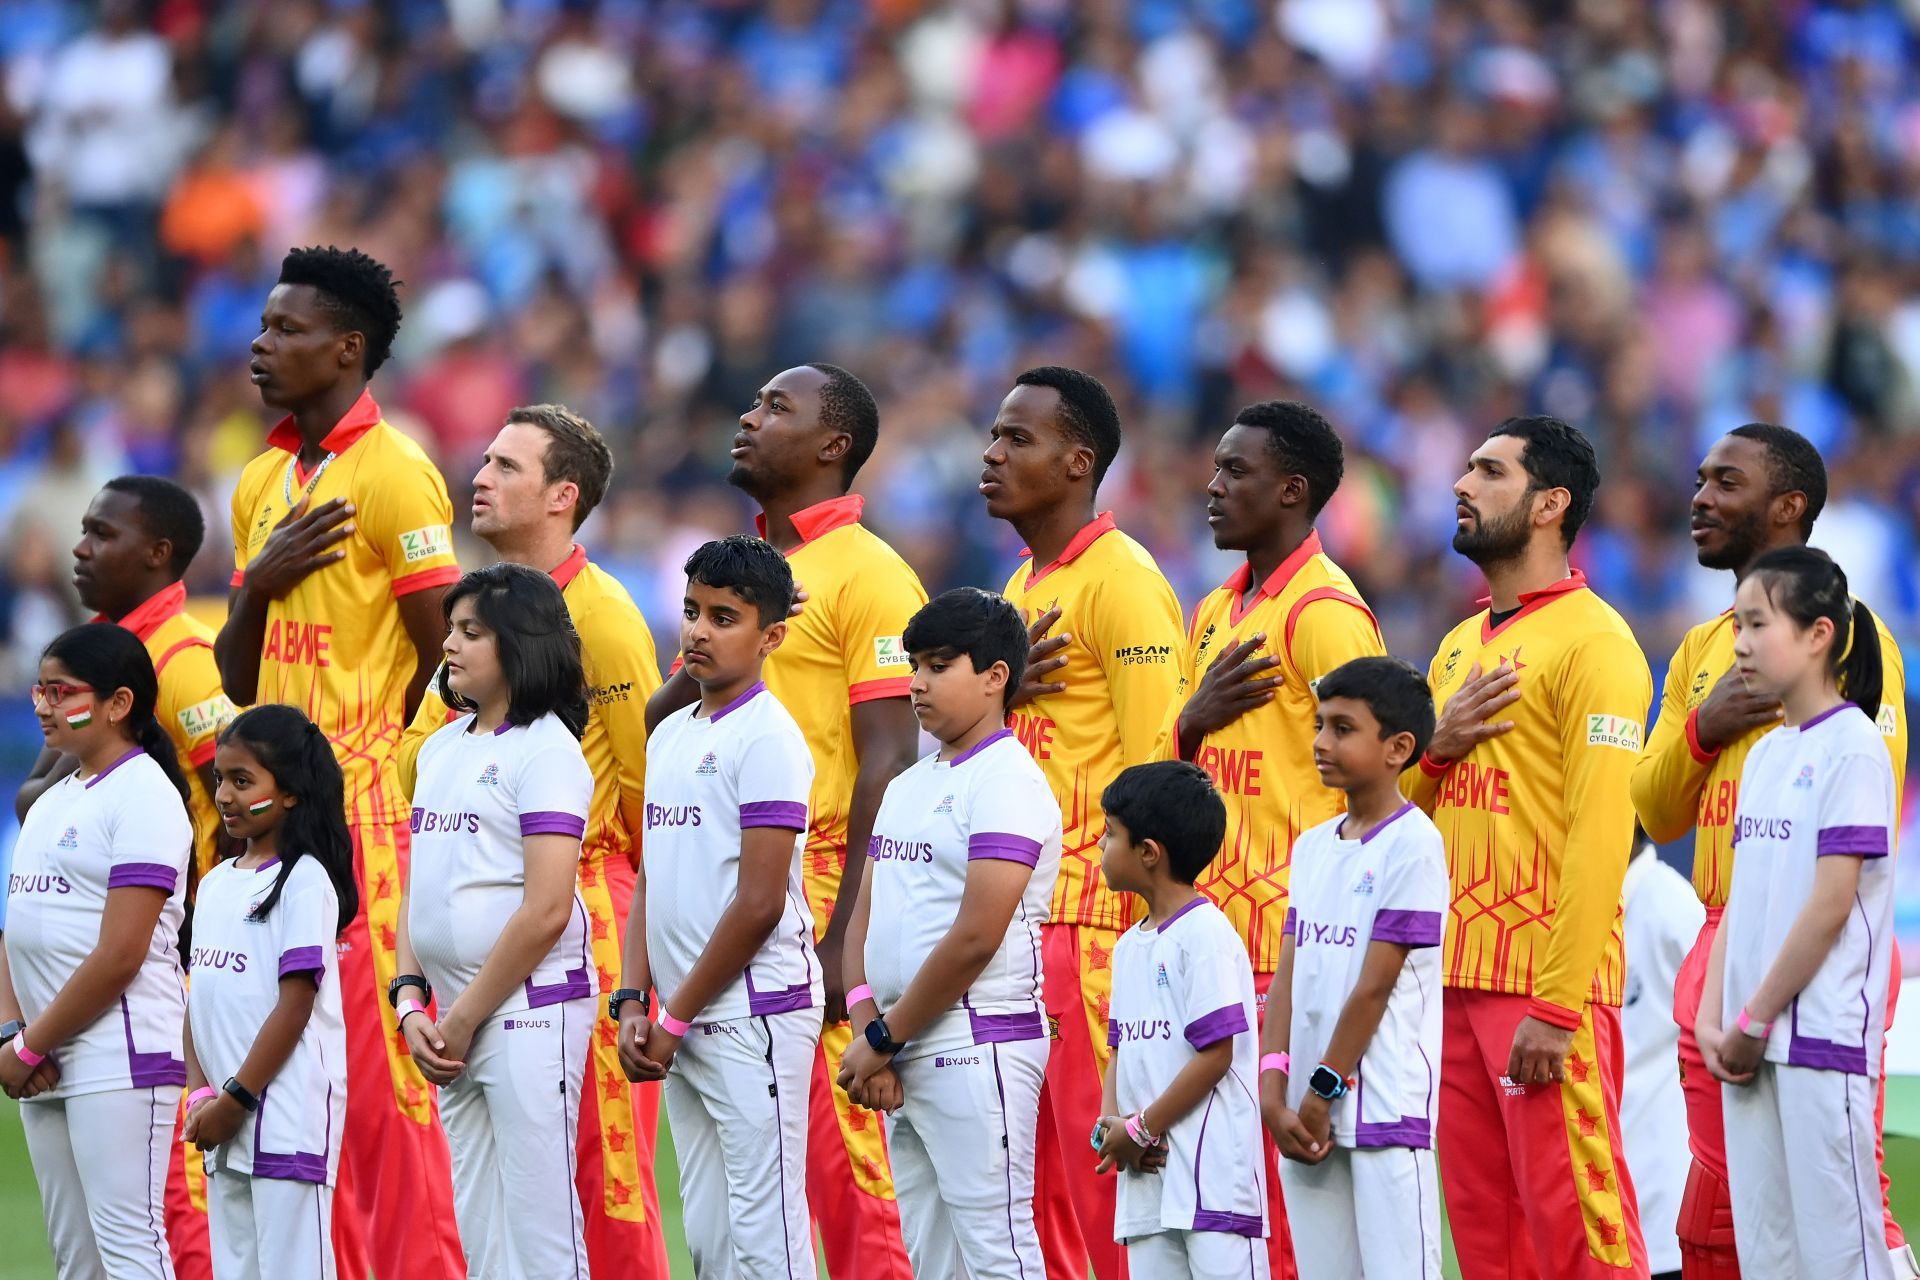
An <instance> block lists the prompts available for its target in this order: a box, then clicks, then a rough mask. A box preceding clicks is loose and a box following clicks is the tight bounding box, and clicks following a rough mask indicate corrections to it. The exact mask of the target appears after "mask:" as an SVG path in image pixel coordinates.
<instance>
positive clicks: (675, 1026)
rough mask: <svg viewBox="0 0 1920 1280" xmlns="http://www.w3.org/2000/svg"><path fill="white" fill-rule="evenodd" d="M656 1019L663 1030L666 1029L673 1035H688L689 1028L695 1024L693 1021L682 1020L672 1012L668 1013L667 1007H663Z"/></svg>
mask: <svg viewBox="0 0 1920 1280" xmlns="http://www.w3.org/2000/svg"><path fill="white" fill-rule="evenodd" d="M654 1021H655V1022H657V1023H659V1024H660V1029H661V1030H662V1031H665V1032H666V1033H667V1034H668V1035H672V1036H684V1035H686V1034H687V1028H688V1027H690V1026H692V1025H693V1024H692V1023H691V1022H683V1021H681V1020H680V1019H679V1018H676V1017H674V1016H673V1015H672V1014H670V1013H668V1012H667V1011H666V1010H665V1009H662V1010H661V1011H660V1016H659V1017H658V1018H655V1019H654Z"/></svg>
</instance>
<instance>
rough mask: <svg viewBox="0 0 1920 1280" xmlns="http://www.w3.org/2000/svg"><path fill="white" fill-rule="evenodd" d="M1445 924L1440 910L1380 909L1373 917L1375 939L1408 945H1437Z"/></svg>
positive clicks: (1376, 940)
mask: <svg viewBox="0 0 1920 1280" xmlns="http://www.w3.org/2000/svg"><path fill="white" fill-rule="evenodd" d="M1444 932H1445V926H1444V925H1442V923H1441V921H1440V913H1439V912H1438V911H1379V912H1376V913H1374V917H1373V940H1374V941H1375V942H1397V943H1399V944H1401V945H1402V946H1407V947H1437V946H1439V945H1440V937H1441V934H1442V933H1444Z"/></svg>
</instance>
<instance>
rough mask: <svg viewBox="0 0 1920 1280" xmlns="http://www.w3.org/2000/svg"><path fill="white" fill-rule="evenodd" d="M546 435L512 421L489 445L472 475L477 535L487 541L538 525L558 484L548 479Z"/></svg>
mask: <svg viewBox="0 0 1920 1280" xmlns="http://www.w3.org/2000/svg"><path fill="white" fill-rule="evenodd" d="M548 443H549V440H548V437H547V433H546V432H545V431H543V430H542V429H541V428H539V427H536V426H534V425H533V424H532V423H530V422H509V423H508V424H507V425H506V426H504V427H502V428H500V434H499V435H497V436H495V437H494V438H493V443H492V444H490V445H488V446H487V452H486V457H485V459H484V460H483V461H482V462H481V464H480V470H479V472H478V473H477V474H476V475H475V476H474V477H473V534H474V536H475V537H476V538H482V539H484V540H486V541H488V542H497V541H498V540H499V539H500V538H502V537H503V536H509V535H512V534H515V533H520V532H524V531H526V530H529V529H533V528H537V527H538V526H539V525H540V524H542V523H543V522H544V521H545V519H546V516H547V512H548V507H549V503H550V502H551V501H552V498H553V496H554V490H555V489H557V488H559V485H557V484H548V483H547V445H548Z"/></svg>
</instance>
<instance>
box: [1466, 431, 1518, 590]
mask: <svg viewBox="0 0 1920 1280" xmlns="http://www.w3.org/2000/svg"><path fill="white" fill-rule="evenodd" d="M1526 452H1527V445H1526V441H1524V440H1522V439H1520V438H1519V437H1518V436H1492V437H1490V438H1489V439H1488V440H1487V442H1486V443H1485V444H1483V445H1481V446H1480V447H1479V448H1478V449H1475V450H1474V451H1473V457H1472V458H1471V459H1469V461H1468V464H1467V473H1466V474H1465V475H1463V476H1461V477H1460V478H1459V479H1458V480H1456V481H1454V484H1453V496H1454V498H1455V499H1456V500H1457V502H1458V504H1459V505H1458V507H1457V509H1456V515H1457V516H1458V527H1457V528H1456V529H1455V531H1454V535H1453V549H1454V550H1455V551H1457V552H1459V553H1460V554H1461V555H1463V556H1465V557H1466V558H1467V559H1469V560H1471V561H1473V562H1474V563H1475V564H1477V565H1489V564H1499V563H1501V562H1502V561H1505V560H1511V559H1513V558H1514V557H1516V556H1518V555H1520V554H1521V553H1522V552H1523V551H1525V550H1526V548H1527V540H1528V539H1529V538H1530V537H1531V536H1532V532H1533V488H1532V483H1531V481H1530V480H1529V478H1528V476H1527V468H1526Z"/></svg>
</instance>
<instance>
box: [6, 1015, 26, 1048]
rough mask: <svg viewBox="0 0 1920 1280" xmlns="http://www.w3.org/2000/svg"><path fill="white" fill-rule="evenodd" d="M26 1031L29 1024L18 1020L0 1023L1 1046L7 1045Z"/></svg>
mask: <svg viewBox="0 0 1920 1280" xmlns="http://www.w3.org/2000/svg"><path fill="white" fill-rule="evenodd" d="M26 1029H27V1024H26V1023H24V1022H22V1021H20V1019H18V1018H15V1019H13V1020H12V1021H11V1022H0V1044H6V1043H7V1042H8V1041H9V1040H11V1039H13V1038H14V1037H15V1036H17V1035H19V1034H20V1033H21V1032H22V1031H25V1030H26Z"/></svg>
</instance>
